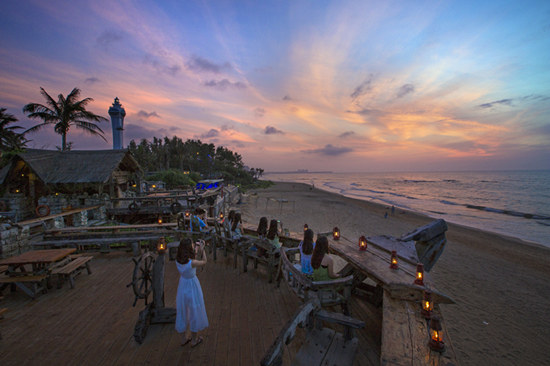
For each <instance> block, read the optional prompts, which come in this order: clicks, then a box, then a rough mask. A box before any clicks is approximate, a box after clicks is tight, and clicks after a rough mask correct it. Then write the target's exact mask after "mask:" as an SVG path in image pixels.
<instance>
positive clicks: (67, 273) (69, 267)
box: [51, 256, 93, 288]
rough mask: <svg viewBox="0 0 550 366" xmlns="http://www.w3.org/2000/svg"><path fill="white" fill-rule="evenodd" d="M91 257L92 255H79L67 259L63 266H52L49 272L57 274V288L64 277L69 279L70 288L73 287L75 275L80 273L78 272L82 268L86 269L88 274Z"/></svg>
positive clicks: (89, 272)
mask: <svg viewBox="0 0 550 366" xmlns="http://www.w3.org/2000/svg"><path fill="white" fill-rule="evenodd" d="M92 259H93V257H91V256H79V257H76V258H74V259H73V260H71V261H69V262H68V263H66V264H65V265H63V266H60V267H57V268H54V269H53V270H52V272H51V273H52V275H57V278H58V282H57V288H61V286H62V285H63V282H64V280H65V279H66V278H68V279H69V284H70V286H71V288H74V279H75V277H76V276H77V275H79V274H80V272H81V271H82V270H83V269H84V268H86V270H87V271H88V274H91V273H92V271H91V269H90V264H89V262H90V261H91V260H92Z"/></svg>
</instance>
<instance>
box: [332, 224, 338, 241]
mask: <svg viewBox="0 0 550 366" xmlns="http://www.w3.org/2000/svg"><path fill="white" fill-rule="evenodd" d="M332 238H333V239H334V240H338V239H340V229H338V226H335V227H334V229H332Z"/></svg>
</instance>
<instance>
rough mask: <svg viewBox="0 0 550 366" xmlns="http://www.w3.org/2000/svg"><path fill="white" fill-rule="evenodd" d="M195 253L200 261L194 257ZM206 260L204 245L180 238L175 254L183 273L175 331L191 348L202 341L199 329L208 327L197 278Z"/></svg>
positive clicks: (177, 263) (177, 297) (183, 342)
mask: <svg viewBox="0 0 550 366" xmlns="http://www.w3.org/2000/svg"><path fill="white" fill-rule="evenodd" d="M202 243H204V242H202ZM196 252H198V253H196ZM196 254H198V255H199V257H200V258H201V259H200V260H197V259H195V256H196ZM206 262H207V259H206V253H205V251H204V244H201V245H198V247H197V248H194V247H193V243H192V241H191V239H189V238H185V239H183V240H181V241H180V245H179V247H178V253H177V256H176V266H177V268H178V272H179V273H180V280H179V284H178V291H177V294H176V331H177V332H178V333H180V334H182V336H183V338H182V343H181V345H182V346H184V345H186V344H187V343H189V342H191V347H196V346H198V345H199V344H200V343H201V342H202V341H203V338H202V337H200V336H199V335H198V332H200V331H201V330H203V329H206V328H207V327H208V317H207V316H206V307H205V306H204V297H203V295H202V288H201V284H200V282H199V279H198V278H197V267H201V266H204V265H205V264H206ZM189 333H190V334H189Z"/></svg>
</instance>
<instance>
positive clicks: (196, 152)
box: [128, 136, 264, 184]
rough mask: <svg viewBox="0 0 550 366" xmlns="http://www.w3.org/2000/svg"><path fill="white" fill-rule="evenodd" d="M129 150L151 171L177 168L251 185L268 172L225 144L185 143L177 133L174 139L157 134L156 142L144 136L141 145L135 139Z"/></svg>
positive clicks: (144, 167)
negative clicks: (253, 166) (248, 164)
mask: <svg viewBox="0 0 550 366" xmlns="http://www.w3.org/2000/svg"><path fill="white" fill-rule="evenodd" d="M128 149H129V151H130V152H131V153H132V155H133V156H134V158H135V159H136V160H137V161H138V163H139V164H140V165H141V167H142V168H143V169H144V170H146V171H149V172H155V171H165V170H171V169H175V170H179V171H188V172H197V173H199V174H200V175H201V176H202V177H203V178H223V179H224V180H225V181H227V182H234V183H240V184H250V183H252V182H253V181H254V180H255V179H257V178H259V177H260V176H261V175H262V174H263V172H264V170H263V169H249V168H247V167H245V166H244V164H243V161H242V156H241V155H239V154H237V153H235V152H233V151H231V150H229V149H227V148H225V147H223V146H218V147H216V146H214V144H207V143H203V142H201V141H200V140H187V141H185V142H184V141H183V140H182V139H181V138H179V137H177V136H174V137H172V138H171V139H170V138H168V137H164V138H157V137H153V140H152V141H149V140H146V139H142V140H141V141H140V142H139V144H138V143H136V142H135V141H134V140H132V141H130V143H129V145H128Z"/></svg>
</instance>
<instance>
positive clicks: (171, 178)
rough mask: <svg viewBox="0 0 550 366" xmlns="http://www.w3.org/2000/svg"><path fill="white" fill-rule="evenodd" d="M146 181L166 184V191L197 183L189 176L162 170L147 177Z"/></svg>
mask: <svg viewBox="0 0 550 366" xmlns="http://www.w3.org/2000/svg"><path fill="white" fill-rule="evenodd" d="M147 180H153V181H154V180H161V181H163V182H164V183H166V186H167V187H166V188H168V189H175V188H181V187H189V186H194V185H195V184H196V183H197V182H196V181H194V180H193V179H191V177H190V175H189V174H185V173H184V172H182V171H179V170H175V169H170V170H163V171H161V172H158V173H156V174H154V175H151V176H149V177H147Z"/></svg>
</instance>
